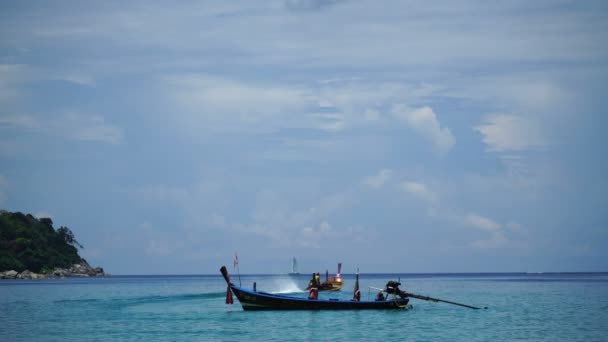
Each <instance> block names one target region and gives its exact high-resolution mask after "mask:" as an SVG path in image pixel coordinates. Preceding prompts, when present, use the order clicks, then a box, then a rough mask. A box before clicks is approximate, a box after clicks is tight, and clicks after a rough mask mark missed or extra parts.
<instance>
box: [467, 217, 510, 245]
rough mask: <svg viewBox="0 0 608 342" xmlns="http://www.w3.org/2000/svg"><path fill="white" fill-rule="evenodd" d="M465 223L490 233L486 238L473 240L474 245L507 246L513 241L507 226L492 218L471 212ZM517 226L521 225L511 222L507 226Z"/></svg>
mask: <svg viewBox="0 0 608 342" xmlns="http://www.w3.org/2000/svg"><path fill="white" fill-rule="evenodd" d="M464 223H465V224H466V225H467V226H470V227H473V228H476V229H479V230H481V231H484V232H486V234H489V236H488V237H487V238H485V239H478V240H475V241H473V242H471V244H470V245H471V246H472V247H475V248H498V247H505V246H507V245H508V244H510V243H511V241H510V240H509V239H508V238H507V236H506V235H505V226H503V225H502V224H500V223H498V222H496V221H494V220H492V219H490V218H487V217H484V216H481V215H478V214H473V213H471V214H468V215H467V216H466V217H465V218H464ZM516 226H517V227H519V225H518V224H516V223H509V224H507V225H506V228H507V229H512V228H513V227H516Z"/></svg>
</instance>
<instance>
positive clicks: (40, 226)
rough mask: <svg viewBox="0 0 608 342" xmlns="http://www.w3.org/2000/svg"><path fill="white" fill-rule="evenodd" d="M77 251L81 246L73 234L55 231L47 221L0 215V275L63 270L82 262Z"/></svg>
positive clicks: (31, 217) (12, 213) (21, 214)
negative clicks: (5, 272)
mask: <svg viewBox="0 0 608 342" xmlns="http://www.w3.org/2000/svg"><path fill="white" fill-rule="evenodd" d="M79 248H83V246H82V245H81V244H80V243H79V242H78V241H77V240H76V237H75V236H74V233H73V232H72V231H71V230H70V229H69V228H68V227H64V226H61V227H59V228H58V229H55V228H54V227H53V221H52V220H51V219H50V218H48V217H44V218H40V219H37V218H35V217H34V216H32V215H30V214H23V213H20V212H8V211H4V210H3V211H0V271H6V270H15V271H17V272H22V271H24V270H30V271H32V272H36V273H40V272H42V273H46V272H49V271H52V270H53V269H54V268H56V267H60V268H67V267H70V266H71V265H73V264H76V263H79V262H81V261H82V260H83V259H82V258H81V257H80V256H79V255H78V249H79Z"/></svg>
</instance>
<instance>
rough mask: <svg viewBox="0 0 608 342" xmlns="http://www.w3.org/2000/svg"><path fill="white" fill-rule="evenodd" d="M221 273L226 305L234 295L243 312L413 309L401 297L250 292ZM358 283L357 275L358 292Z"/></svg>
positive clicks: (224, 268)
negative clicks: (366, 298)
mask: <svg viewBox="0 0 608 342" xmlns="http://www.w3.org/2000/svg"><path fill="white" fill-rule="evenodd" d="M220 271H221V273H222V275H223V276H224V279H225V280H226V283H227V284H228V290H227V293H226V303H227V304H232V293H234V295H235V296H236V297H237V298H238V300H239V302H240V303H241V305H242V306H243V310H366V309H375V310H388V309H408V308H411V307H412V306H411V305H409V304H408V302H409V298H407V297H399V296H393V298H389V299H387V300H383V301H359V300H354V299H353V300H340V299H307V298H298V297H292V296H285V295H277V294H272V293H266V292H258V291H256V290H255V289H254V290H249V289H245V288H242V287H240V286H236V285H234V284H233V283H231V282H230V277H229V275H228V271H227V270H226V267H225V266H222V268H221V269H220ZM358 283H359V281H358V275H357V282H356V285H355V286H356V290H358Z"/></svg>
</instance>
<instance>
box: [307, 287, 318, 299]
mask: <svg viewBox="0 0 608 342" xmlns="http://www.w3.org/2000/svg"><path fill="white" fill-rule="evenodd" d="M317 298H319V289H317V287H316V286H313V287H311V288H310V292H309V293H308V299H314V300H316V299H317Z"/></svg>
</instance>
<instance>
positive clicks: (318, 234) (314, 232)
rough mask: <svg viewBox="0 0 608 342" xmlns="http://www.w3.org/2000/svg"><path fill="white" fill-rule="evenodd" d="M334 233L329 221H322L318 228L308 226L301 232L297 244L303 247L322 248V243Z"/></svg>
mask: <svg viewBox="0 0 608 342" xmlns="http://www.w3.org/2000/svg"><path fill="white" fill-rule="evenodd" d="M331 233H332V227H331V225H330V224H329V223H327V221H322V222H321V223H320V224H319V226H318V227H316V228H315V227H311V226H306V227H304V228H303V229H302V230H301V231H300V238H299V239H298V240H297V243H298V244H299V245H300V246H302V247H308V248H320V247H321V241H322V240H324V239H326V238H327V237H328V236H329V235H331Z"/></svg>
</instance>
